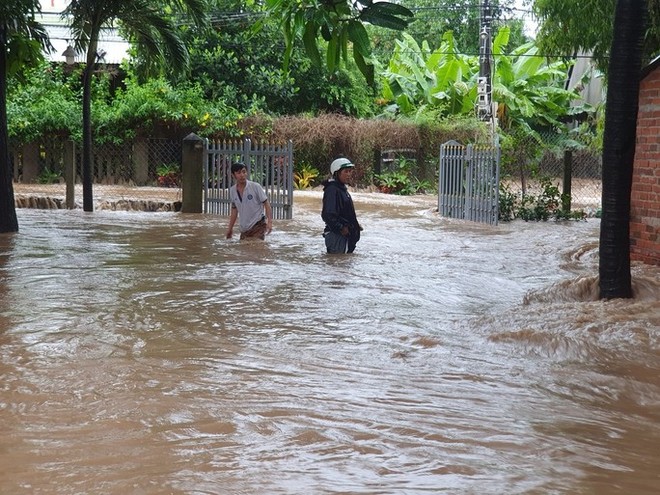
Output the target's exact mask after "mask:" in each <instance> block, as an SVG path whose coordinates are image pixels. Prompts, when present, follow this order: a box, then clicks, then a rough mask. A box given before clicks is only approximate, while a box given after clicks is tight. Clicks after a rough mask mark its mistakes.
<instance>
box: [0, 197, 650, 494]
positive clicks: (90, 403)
mask: <svg viewBox="0 0 660 495" xmlns="http://www.w3.org/2000/svg"><path fill="white" fill-rule="evenodd" d="M354 199H355V201H356V206H357V209H358V216H359V218H360V220H361V222H362V223H363V226H364V227H365V231H364V235H363V238H362V240H361V241H360V243H359V244H358V248H357V250H356V253H355V254H354V255H352V256H329V255H326V254H324V252H323V250H324V247H323V239H322V237H321V236H320V231H321V230H322V223H321V219H320V216H319V210H320V199H319V195H318V193H306V194H297V195H296V206H295V210H294V219H293V220H290V221H275V225H274V231H273V233H272V234H271V235H270V236H269V237H268V238H267V241H266V242H265V243H262V242H243V243H240V242H238V241H237V240H236V239H232V240H226V239H225V238H224V234H225V227H226V224H227V219H226V218H223V217H217V216H204V215H182V214H178V213H141V212H108V211H99V212H95V213H93V214H88V213H87V214H86V213H83V212H81V211H80V210H74V211H66V210H57V211H43V210H19V211H18V216H19V223H20V232H19V233H18V234H15V235H14V234H12V235H4V236H0V427H1V428H2V435H1V436H0V493H1V494H12V495H14V494H122V495H124V494H230V495H234V494H250V495H261V494H264V495H279V494H305V495H312V494H314V495H316V494H374V495H375V494H379V495H382V494H406V495H409V494H415V495H416V494H426V493H428V494H430V493H433V494H435V493H451V494H548V493H552V494H656V493H658V492H660V297H659V296H660V270H659V269H658V268H654V267H648V266H646V267H644V266H639V265H634V267H633V268H634V273H633V280H634V288H635V295H636V297H635V299H633V300H616V301H598V300H597V297H596V295H597V281H596V278H595V275H596V274H597V265H598V260H597V255H598V248H597V242H598V233H599V222H598V220H597V219H589V220H588V221H586V222H571V223H554V222H550V223H523V222H513V223H509V224H501V225H499V226H495V227H493V226H486V225H477V224H469V223H464V222H459V221H454V220H448V219H443V218H439V217H438V216H437V215H436V214H434V213H433V212H432V208H433V205H434V201H435V200H434V198H412V199H406V198H400V199H399V198H396V199H395V198H390V197H387V196H384V195H355V198H354Z"/></svg>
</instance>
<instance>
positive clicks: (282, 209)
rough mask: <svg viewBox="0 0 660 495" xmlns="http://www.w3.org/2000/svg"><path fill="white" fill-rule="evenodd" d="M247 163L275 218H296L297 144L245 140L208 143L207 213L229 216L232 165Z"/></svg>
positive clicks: (206, 169)
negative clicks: (294, 189)
mask: <svg viewBox="0 0 660 495" xmlns="http://www.w3.org/2000/svg"><path fill="white" fill-rule="evenodd" d="M234 162H243V163H245V166H246V167H247V169H248V178H249V179H250V180H252V181H254V182H257V183H259V184H261V186H262V187H263V188H264V190H265V191H266V194H267V195H268V201H269V202H270V204H271V207H272V209H273V218H275V219H286V220H288V219H291V218H292V216H293V143H292V142H291V141H289V142H288V143H286V144H284V145H276V144H271V143H253V142H252V141H251V140H250V139H245V140H243V141H229V142H228V141H222V142H215V141H207V143H206V160H205V166H204V213H215V214H219V215H229V214H230V213H231V199H230V197H229V188H230V187H231V186H232V176H231V164H232V163H234Z"/></svg>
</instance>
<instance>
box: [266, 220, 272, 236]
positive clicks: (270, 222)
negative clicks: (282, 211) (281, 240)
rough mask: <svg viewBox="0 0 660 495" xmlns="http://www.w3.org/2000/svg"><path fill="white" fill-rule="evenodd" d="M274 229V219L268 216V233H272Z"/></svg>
mask: <svg viewBox="0 0 660 495" xmlns="http://www.w3.org/2000/svg"><path fill="white" fill-rule="evenodd" d="M272 231H273V220H272V219H271V218H268V220H266V235H268V234H270V233H271V232H272Z"/></svg>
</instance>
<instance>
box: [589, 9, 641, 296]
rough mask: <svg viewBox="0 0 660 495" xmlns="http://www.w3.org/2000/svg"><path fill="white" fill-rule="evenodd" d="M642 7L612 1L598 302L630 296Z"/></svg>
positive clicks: (604, 137) (604, 139) (604, 138)
mask: <svg viewBox="0 0 660 495" xmlns="http://www.w3.org/2000/svg"><path fill="white" fill-rule="evenodd" d="M646 7H647V5H646V0H618V2H617V6H616V10H615V15H614V37H613V40H612V49H611V52H610V64H609V75H610V77H609V84H608V88H607V103H606V107H605V132H604V136H603V193H602V195H603V200H602V203H603V215H602V219H601V224H600V247H599V255H600V258H599V276H600V281H599V284H600V297H601V299H612V298H629V297H632V287H631V275H630V191H631V189H632V173H633V161H634V159H635V138H636V130H637V107H638V101H639V78H640V74H641V67H642V48H643V41H644V29H645V27H644V19H645V18H646V13H647V10H646Z"/></svg>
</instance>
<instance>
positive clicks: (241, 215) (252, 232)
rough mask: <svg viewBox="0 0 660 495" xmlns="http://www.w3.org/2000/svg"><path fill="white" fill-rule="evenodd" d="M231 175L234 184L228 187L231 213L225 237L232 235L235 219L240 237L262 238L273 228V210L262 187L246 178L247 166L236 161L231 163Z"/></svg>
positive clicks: (228, 237)
mask: <svg viewBox="0 0 660 495" xmlns="http://www.w3.org/2000/svg"><path fill="white" fill-rule="evenodd" d="M231 175H232V177H234V181H235V184H234V185H233V186H231V189H229V197H230V199H231V215H230V216H229V226H228V227H227V239H230V238H231V236H232V235H233V233H234V232H233V230H234V224H235V223H236V219H237V218H238V219H240V220H239V227H240V229H241V239H247V238H250V237H251V238H258V239H261V240H264V239H265V237H266V234H270V233H271V231H272V230H273V211H272V209H271V207H270V203H269V202H268V196H266V193H265V191H264V189H263V188H262V187H261V186H260V185H259V184H257V183H256V182H252V181H251V180H248V178H247V177H248V173H247V167H246V166H245V164H244V163H241V162H236V163H232V165H231Z"/></svg>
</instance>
